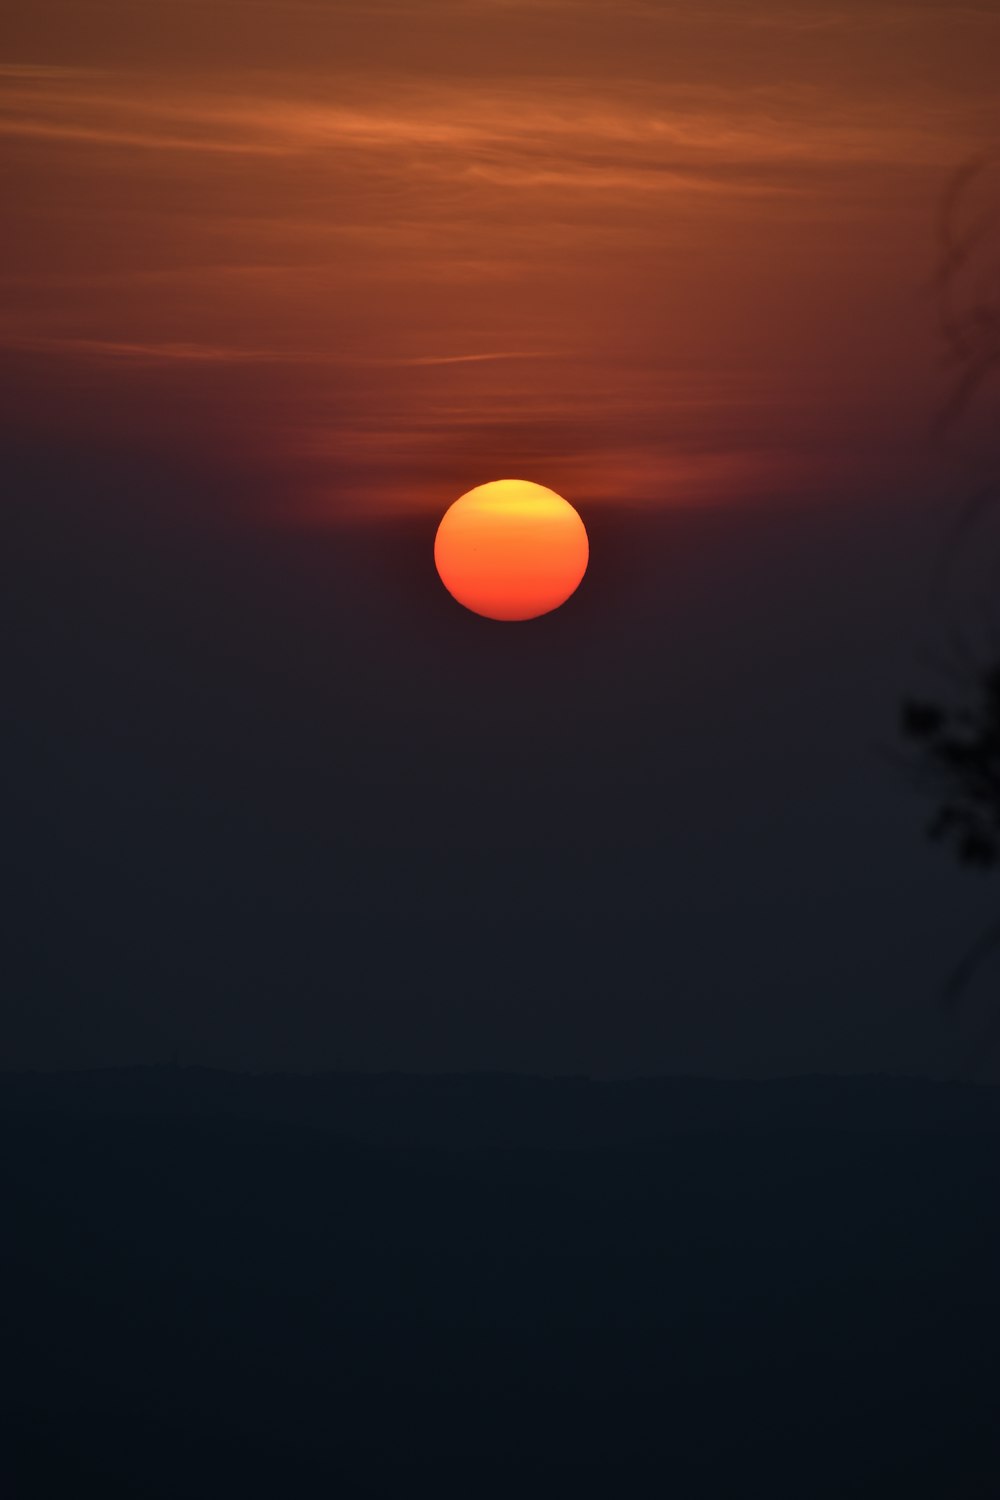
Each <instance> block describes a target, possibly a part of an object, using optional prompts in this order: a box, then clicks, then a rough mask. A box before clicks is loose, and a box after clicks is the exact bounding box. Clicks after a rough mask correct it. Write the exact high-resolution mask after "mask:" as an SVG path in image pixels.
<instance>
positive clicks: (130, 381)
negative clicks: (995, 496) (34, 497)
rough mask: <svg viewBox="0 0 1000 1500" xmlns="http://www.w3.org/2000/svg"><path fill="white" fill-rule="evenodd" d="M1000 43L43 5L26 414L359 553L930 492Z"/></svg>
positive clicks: (817, 31) (424, 14)
mask: <svg viewBox="0 0 1000 1500" xmlns="http://www.w3.org/2000/svg"><path fill="white" fill-rule="evenodd" d="M998 43H1000V16H998V14H997V11H996V8H995V6H994V5H992V4H991V3H990V4H987V3H983V4H979V5H953V4H947V5H945V4H929V3H909V4H885V3H880V0H875V3H869V0H864V3H861V0H854V3H847V4H840V5H826V4H821V3H809V4H804V5H797V6H793V5H784V4H783V5H774V4H766V3H765V4H752V5H751V4H744V3H738V0H737V3H734V0H727V3H725V4H718V3H714V0H710V3H708V4H703V5H698V6H694V5H676V4H667V3H664V4H657V3H647V0H641V3H629V0H624V3H613V4H612V3H610V0H598V3H587V0H584V3H579V4H577V3H573V4H570V3H560V0H556V3H552V0H548V3H546V0H541V3H540V0H530V3H524V4H519V3H516V0H515V3H507V0H447V3H441V0H419V3H417V0H414V3H412V4H408V3H392V4H383V3H379V0H374V3H370V0H365V3H363V4H356V5H355V4H350V3H336V4H334V3H296V0H292V3H286V0H281V3H268V0H244V3H237V0H199V3H192V0H138V3H136V0H97V3H85V4H84V3H80V0H33V3H32V4H31V5H30V6H21V7H16V8H15V10H14V13H13V14H12V15H8V17H7V19H6V26H5V41H4V52H5V57H6V59H8V60H7V61H6V62H5V65H4V67H3V80H2V81H3V89H2V95H3V111H2V123H0V131H2V134H3V149H4V155H5V157H6V165H7V172H8V174H9V187H8V201H13V203H14V204H15V205H16V210H17V211H16V213H14V214H13V215H12V216H11V219H10V227H9V230H8V232H7V234H6V235H5V237H4V245H3V249H2V252H0V255H2V260H0V267H2V279H3V288H4V293H5V296H4V313H3V317H2V322H0V343H2V348H3V363H4V384H3V393H4V406H5V408H6V410H7V411H8V413H9V414H10V415H11V417H12V418H13V420H14V421H15V422H17V423H18V424H21V425H23V426H28V427H30V428H33V429H36V430H41V431H43V432H45V433H46V434H51V433H52V431H53V428H56V429H57V430H59V431H62V432H70V433H77V434H79V433H85V434H86V435H87V437H88V438H89V439H93V438H94V437H95V435H101V436H102V437H110V438H111V439H112V440H116V439H119V440H120V438H121V435H122V433H123V431H127V432H128V433H130V434H132V435H133V436H136V437H138V436H139V435H141V439H142V440H143V441H146V442H148V443H149V444H150V446H151V447H156V446H163V445H165V446H167V447H169V449H170V450H171V451H175V450H176V447H177V445H178V443H180V444H182V445H183V444H185V443H192V444H197V445H199V446H203V447H207V448H208V449H209V450H210V451H213V452H218V453H219V454H220V455H221V456H222V458H223V459H226V458H228V457H230V455H231V454H232V453H233V451H234V449H236V448H238V450H239V452H240V454H241V455H242V457H243V458H244V459H246V460H247V461H248V462H252V463H253V464H255V465H261V464H263V465H266V466H267V467H269V468H273V469H274V470H275V472H276V474H277V475H278V476H279V480H278V483H277V485H276V489H277V490H280V494H278V493H276V494H275V497H274V508H275V509H276V510H278V511H280V512H281V513H283V514H293V513H301V512H303V511H306V512H308V513H310V514H316V515H319V516H320V517H331V518H332V517H336V516H337V515H339V514H342V513H344V512H350V513H352V514H353V513H359V512H360V513H365V514H370V513H372V512H373V511H378V510H381V511H385V510H398V509H404V510H412V509H414V508H426V509H430V510H439V509H440V508H441V504H442V499H443V498H445V497H448V496H452V497H453V496H454V495H456V494H458V493H461V492H462V491H463V490H464V489H466V488H469V487H470V486H471V485H472V484H474V483H478V482H481V481H482V480H483V478H484V477H495V476H496V475H498V474H506V473H515V474H522V473H523V474H525V475H527V476H528V477H531V478H534V479H537V480H539V481H541V482H543V483H552V484H554V486H555V487H556V488H557V489H561V490H565V491H566V492H568V493H571V495H572V498H573V499H574V500H580V501H583V502H588V501H601V502H608V503H616V502H619V501H621V500H622V499H628V500H643V501H650V502H652V503H654V504H673V503H678V502H680V503H684V502H689V501H691V500H692V499H696V500H699V501H701V500H703V499H712V500H723V501H726V502H731V501H734V500H739V499H740V498H742V497H744V496H747V495H768V496H774V495H776V494H782V495H790V496H795V497H803V496H808V495H809V494H812V493H816V492H820V493H826V492H828V491H829V489H830V488H831V486H836V485H838V484H839V483H841V482H842V481H843V480H844V478H845V477H849V478H850V482H851V483H852V484H854V485H857V484H858V483H859V482H860V483H865V482H869V481H874V482H876V483H877V482H879V481H883V482H884V481H885V479H886V477H887V475H892V476H893V477H894V478H898V477H899V475H900V474H901V473H902V472H903V471H904V470H906V467H907V462H908V457H907V453H906V451H905V450H906V449H907V447H912V446H913V434H914V431H915V428H916V426H917V424H918V422H919V418H920V416H921V415H924V414H926V413H927V412H928V411H929V410H930V408H931V405H932V403H933V400H934V399H935V397H934V393H933V388H932V386H931V380H932V377H933V375H934V374H935V371H934V354H935V351H934V348H933V344H932V340H931V327H930V319H929V318H928V317H927V316H925V314H924V309H923V308H922V307H921V305H920V288H921V284H922V283H926V279H927V276H928V273H929V271H930V268H931V265H932V264H933V256H934V244H933V233H934V216H935V208H936V199H937V197H938V196H939V195H940V193H941V191H942V185H943V184H944V183H945V182H946V180H947V177H948V174H949V173H950V172H951V171H953V170H954V169H955V168H956V166H957V165H958V164H960V163H961V162H963V161H964V160H966V159H967V158H968V157H969V156H970V155H971V154H973V153H975V152H976V151H977V150H979V149H981V148H982V147H983V145H984V143H986V142H988V141H989V140H991V139H992V138H993V136H994V135H995V131H996V125H997V105H996V70H997V65H998V62H1000V46H998ZM11 189H12V190H13V191H12V192H11Z"/></svg>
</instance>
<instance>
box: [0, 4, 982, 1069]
mask: <svg viewBox="0 0 1000 1500" xmlns="http://www.w3.org/2000/svg"><path fill="white" fill-rule="evenodd" d="M237 10H238V11H239V23H238V25H236V26H235V28H234V25H233V19H234V12H236V11H237ZM376 12H377V16H376V19H378V20H379V23H380V24H379V26H378V27H376V26H375V25H374V21H373V19H372V16H373V14H374V13H376ZM626 13H627V16H626ZM625 19H627V20H628V22H629V24H628V26H627V27H626V26H625V24H624V21H625ZM140 22H141V24H140ZM710 23H711V24H710ZM998 37H1000V30H998V25H997V17H996V15H995V12H994V11H993V9H992V8H991V7H988V6H965V7H962V8H961V9H960V10H958V11H956V10H955V9H954V8H947V9H946V8H944V7H939V6H935V5H931V4H926V5H923V4H922V5H914V6H912V7H910V8H908V9H907V8H903V7H898V6H889V5H876V6H866V7H864V8H862V7H860V6H853V5H849V6H844V7H840V8H839V9H836V10H834V9H832V8H831V9H828V8H825V7H822V6H818V5H817V6H809V7H802V8H800V9H796V10H795V11H794V12H793V11H791V10H788V9H786V8H780V7H760V8H756V7H754V8H752V7H748V6H745V5H741V4H734V5H729V6H728V7H719V6H709V7H699V9H698V12H697V13H696V14H695V13H694V12H693V11H689V10H685V9H683V8H679V7H672V6H669V5H654V4H646V3H636V4H634V5H627V6H622V5H620V4H618V3H616V4H615V5H614V6H612V5H611V4H610V0H609V3H608V4H604V3H594V4H592V5H585V6H583V7H581V8H580V10H579V13H577V12H575V11H574V13H573V16H572V17H571V16H570V14H569V10H568V7H565V6H562V5H561V4H558V3H550V4H546V5H538V4H535V3H533V4H532V5H531V6H520V5H518V4H510V5H496V4H492V3H487V0H476V3H473V0H470V3H468V4H463V3H458V0H455V3H451V4H449V3H446V0H434V3H431V4H425V5H422V6H421V7H420V8H419V10H417V9H416V8H414V7H410V6H408V5H407V4H405V3H404V4H400V5H397V6H392V7H390V6H386V5H374V6H373V5H369V6H366V7H351V6H337V7H334V6H332V5H329V6H327V5H322V4H301V5H288V4H286V5H283V6H282V7H277V6H274V5H271V4H269V3H261V4H249V3H248V4H247V5H245V6H239V7H238V6H235V5H233V4H231V3H227V0H208V3H206V4H205V5H198V6H194V5H188V4H184V3H176V4H167V3H166V0H150V3H148V4H142V5H136V4H135V3H134V0H129V4H128V5H127V6H124V5H120V4H116V3H108V4H102V5H100V6H90V5H88V6H82V5H78V4H74V3H72V0H39V3H38V4H37V6H34V7H32V10H31V12H30V14H29V13H28V12H27V10H25V11H24V12H22V14H21V15H20V16H19V17H18V18H16V19H15V24H14V26H13V34H12V36H11V37H10V40H9V42H8V44H7V51H6V53H5V56H4V58H3V59H2V60H0V74H2V77H3V80H4V82H5V85H6V88H5V100H6V105H5V111H4V113H3V115H2V118H0V143H2V147H3V152H4V156H5V160H6V163H7V166H8V168H9V170H10V177H11V182H12V184H13V187H14V193H15V205H16V212H15V214H14V216H13V220H12V232H11V234H10V235H9V237H7V239H6V241H5V246H4V250H3V259H2V263H0V281H2V283H3V287H4V293H5V302H4V308H5V310H4V312H3V314H2V317H0V393H2V411H3V417H2V420H0V457H2V461H3V472H4V476H5V481H4V492H5V500H4V515H5V523H4V542H3V568H4V573H5V581H4V623H3V634H2V646H0V651H2V673H3V675H2V682H3V692H2V702H0V710H2V722H3V729H4V758H5V763H6V771H5V781H6V784H7V787H8V790H9V792H10V794H11V798H10V801H11V810H10V814H9V816H8V819H7V823H6V827H5V830H4V832H5V852H6V855H7V861H8V863H9V865H10V867H11V869H12V872H13V875H14V880H13V890H12V893H11V896H10V897H9V898H8V902H7V911H6V916H7V927H8V931H9V934H10V936H9V942H8V952H7V958H6V962H7V964H8V966H9V974H8V979H7V981H6V983H5V985H4V989H5V992H6V994H7V996H8V997H9V999H10V1000H11V1001H12V1002H13V1003H12V1004H11V1005H10V1006H9V1007H8V1020H7V1022H6V1023H5V1025H4V1027H3V1031H2V1043H3V1051H2V1054H0V1062H2V1063H3V1064H5V1065H21V1064H32V1065H34V1064H54V1063H58V1064H64V1063H71V1064H79V1063H88V1064H91V1063H102V1062H116V1061H124V1060H142V1059H163V1058H165V1057H169V1056H171V1055H174V1054H175V1053H179V1054H180V1055H181V1056H182V1057H183V1058H185V1059H189V1060H201V1061H218V1062H223V1063H227V1064H237V1065H248V1066H253V1067H284V1066H292V1067H325V1066H351V1067H353V1066H361V1067H366V1068H417V1069H428V1068H465V1067H473V1068H525V1069H534V1070H544V1071H585V1072H593V1073H623V1072H625V1073H629V1072H678V1071H698V1072H723V1073H757V1072H786V1071H793V1072H794V1071H803V1070H804V1071H811V1070H817V1071H822V1070H829V1069H862V1070H865V1069H874V1068H900V1069H903V1068H905V1069H912V1070H917V1071H941V1070H948V1069H950V1068H951V1067H953V1066H954V1063H955V1060H956V1057H957V1056H958V1055H959V1054H960V1053H961V1050H962V1047H963V1045H966V1042H967V1039H963V1037H962V1035H960V1031H961V1028H958V1029H957V1030H956V1028H955V1027H953V1026H952V1025H951V1024H950V1023H947V1022H946V1021H945V1020H944V1019H943V1018H942V1017H941V1016H940V1015H939V1014H938V1013H937V1012H936V1010H935V989H936V986H937V984H938V982H939V980H940V979H941V978H943V976H944V975H945V974H946V972H947V970H948V968H949V966H950V965H951V963H952V962H953V961H954V960H955V959H956V958H957V957H958V955H959V954H960V952H961V951H962V949H963V947H964V946H965V944H966V943H967V942H968V941H970V940H971V938H972V937H974V936H975V935H976V933H977V932H978V930H979V928H980V925H981V923H982V921H983V920H984V919H985V917H986V916H987V915H988V914H989V913H990V912H991V911H992V909H993V906H994V904H995V901H996V899H997V896H996V893H995V892H992V891H991V890H990V888H989V885H988V883H986V882H979V883H978V885H977V883H976V881H975V880H971V879H970V878H969V877H967V876H966V877H963V876H961V875H959V874H958V873H954V872H952V870H951V869H950V868H949V866H948V864H947V861H946V860H945V858H944V857H943V856H942V855H940V854H935V853H934V852H933V851H931V850H930V849H928V848H927V847H925V844H924V842H923V840H922V835H921V825H922V822H923V820H924V818H925V814H926V811H927V809H926V808H925V807H924V805H923V804H922V803H921V801H920V799H919V797H918V796H917V795H916V794H915V792H914V790H913V789H912V787H911V786H910V785H909V784H908V782H907V780H906V778H905V776H904V775H903V774H902V772H901V771H900V770H899V768H898V767H896V766H895V765H894V764H893V763H892V761H891V758H890V753H889V752H890V751H891V749H892V747H893V745H894V740H895V726H896V716H897V705H898V700H899V698H900V696H901V694H902V693H903V692H904V691H906V690H907V689H908V688H910V687H912V686H914V685H916V684H917V683H919V682H920V681H921V677H922V674H923V673H924V672H925V670H926V669H925V666H924V665H923V664H922V662H921V653H922V651H923V650H924V649H925V648H930V649H934V648H936V647H937V646H938V645H940V642H941V640H942V633H944V634H946V633H947V630H948V628H950V627H949V621H951V620H953V618H954V615H955V611H956V608H957V609H958V612H959V613H960V614H961V613H963V612H965V613H968V612H969V611H970V610H971V611H972V613H975V610H976V609H977V608H978V598H979V596H978V595H976V596H975V597H973V595H972V594H970V593H969V592H968V586H967V585H962V584H957V583H956V582H955V579H954V578H952V579H951V580H950V582H949V584H948V587H947V589H946V590H945V593H944V594H942V592H941V589H940V587H939V586H938V584H936V583H935V578H936V576H937V575H936V572H935V569H936V567H937V565H938V563H939V561H940V557H941V549H942V539H943V537H944V536H945V534H946V531H947V527H948V524H949V517H950V516H952V515H953V514H954V512H955V509H956V507H957V506H959V505H960V504H961V502H962V500H963V499H964V497H965V495H966V494H967V493H969V492H970V491H971V490H972V489H973V488H974V487H975V485H976V484H977V483H979V482H981V475H982V473H983V471H984V469H987V468H988V467H989V465H990V463H991V462H992V461H993V459H994V458H995V440H994V438H993V436H992V429H991V424H990V420H989V412H988V410H986V409H983V408H980V409H977V410H973V411H971V412H970V413H969V414H968V415H967V418H966V420H965V423H964V425H963V426H962V427H961V429H960V430H958V431H953V432H952V433H951V434H950V435H949V437H948V439H947V440H946V441H937V440H935V439H934V438H933V437H932V424H933V414H934V412H935V410H937V409H938V407H939V406H940V405H941V404H942V403H943V402H944V401H945V399H946V396H947V390H948V379H949V377H948V373H947V371H945V370H943V369H942V367H941V361H940V348H939V345H938V343H937V342H936V329H935V315H936V314H935V308H934V305H933V298H932V297H931V296H930V295H929V293H928V290H927V288H928V278H929V275H930V272H931V268H932V267H933V265H934V262H935V257H936V254H937V245H936V239H935V235H936V232H937V218H938V210H939V206H940V203H941V199H942V195H943V193H944V191H945V188H946V185H947V183H948V180H949V176H950V174H951V173H952V172H953V171H954V170H955V169H956V168H957V166H958V165H959V164H960V163H961V162H962V161H963V160H967V159H968V158H969V156H970V154H971V153H973V152H975V151H976V150H978V149H980V148H982V147H983V145H984V144H986V143H988V142H989V140H990V139H991V138H992V135H993V134H994V133H995V129H996V106H995V99H994V89H993V84H994V81H995V71H994V70H993V69H992V68H991V67H990V66H988V59H990V58H991V57H993V58H995V56H996V51H997V47H996V44H997V40H998ZM506 474H517V475H519V476H520V477H523V478H527V479H533V480H537V481H538V482H541V483H544V484H548V485H551V486H552V487H553V488H555V489H557V490H558V491H559V492H560V493H563V494H565V495H566V496H567V498H569V499H570V500H572V502H573V503H574V504H575V505H576V506H577V507H578V509H579V510H580V512H581V514H582V515H583V517H584V519H585V521H586V524H587V526H588V530H589V532H590V537H591V557H592V561H591V567H590V571H589V573H588V575H587V577H586V579H585V581H584V584H583V585H582V587H581V588H580V590H579V592H578V593H577V595H575V596H574V598H573V599H572V600H571V601H570V603H569V604H568V605H567V606H566V607H565V608H564V609H562V610H560V611H558V612H557V613H555V614H553V615H551V616H547V617H545V618H544V619H541V620H538V621H535V622H531V623H530V624H526V625H497V624H495V623H492V622H488V621H484V620H481V619H478V618H476V617H474V616H472V615H471V614H468V613H467V612H465V611H463V610H462V609H461V608H460V607H459V606H457V605H456V604H455V603H454V602H453V601H452V600H451V599H450V598H449V597H448V595H447V594H446V593H445V591H444V590H443V589H442V587H441V585H440V584H439V582H438V580H437V578H436V576H435V574H434V571H433V565H432V558H431V549H432V542H433V535H434V529H435V526H436V524H437V520H438V519H439V517H440V515H441V514H442V513H443V511H444V510H445V509H446V508H447V506H448V505H449V504H450V503H451V502H452V500H454V499H455V498H456V496H457V495H458V494H460V493H461V492H462V491H463V490H464V489H466V488H468V487H469V486H470V485H472V484H476V483H481V482H484V481H486V480H489V479H493V478H499V477H502V476H503V475H506ZM983 576H985V577H987V578H988V577H989V576H992V575H989V574H985V575H983ZM983 576H981V577H980V579H979V583H978V584H977V587H979V586H982V584H983ZM963 590H965V591H964V592H963ZM956 601H957V603H956ZM969 1024H971V1022H970V1023H969Z"/></svg>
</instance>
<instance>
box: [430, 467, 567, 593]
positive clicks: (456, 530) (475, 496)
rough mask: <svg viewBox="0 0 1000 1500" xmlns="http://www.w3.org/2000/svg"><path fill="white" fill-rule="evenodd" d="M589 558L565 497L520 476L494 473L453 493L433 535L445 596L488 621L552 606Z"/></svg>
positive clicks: (435, 558) (436, 561)
mask: <svg viewBox="0 0 1000 1500" xmlns="http://www.w3.org/2000/svg"><path fill="white" fill-rule="evenodd" d="M589 557H590V545H589V543H588V541H587V530H586V527H585V526H584V524H583V522H582V521H581V519H580V517H579V515H578V514H577V512H576V511H575V510H574V509H573V507H572V505H570V503H569V501H568V500H564V499H563V498H562V496H561V495H557V494H556V492H555V490H549V489H546V488H545V486H544V485H543V484H532V483H530V481H529V480H527V479H495V480H494V481H493V482H492V483H491V484H480V485H478V486H477V487H476V488H475V489H474V490H469V491H468V492H467V493H466V494H464V495H461V496H460V497H459V498H458V499H457V500H456V501H455V503H454V505H452V506H450V507H449V508H448V510H447V511H445V514H444V516H443V518H442V520H441V524H440V526H439V527H438V529H437V536H436V537H435V539H434V562H435V565H436V567H437V570H438V573H439V574H440V576H441V582H442V583H443V584H444V586H445V588H446V589H447V590H448V592H449V594H451V595H452V597H453V598H455V599H457V600H458V602H459V604H464V605H465V607H466V609H471V610H473V611H474V612H475V613H476V614H477V615H485V616H486V617H487V618H488V619H490V620H533V619H535V617H536V616H537V615H546V614H548V613H549V611H550V610H553V609H558V608H559V606H560V604H565V602H566V600H567V599H568V598H569V596H570V594H572V593H573V592H574V591H575V590H576V588H577V586H578V585H579V583H580V580H581V579H582V577H583V575H584V573H585V572H586V571H587V562H588V560H589Z"/></svg>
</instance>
